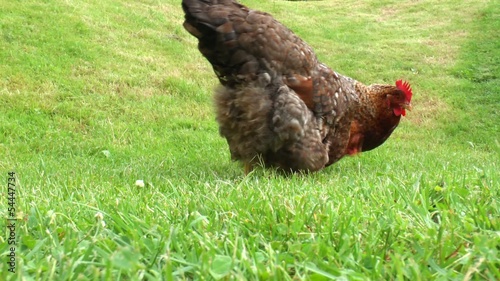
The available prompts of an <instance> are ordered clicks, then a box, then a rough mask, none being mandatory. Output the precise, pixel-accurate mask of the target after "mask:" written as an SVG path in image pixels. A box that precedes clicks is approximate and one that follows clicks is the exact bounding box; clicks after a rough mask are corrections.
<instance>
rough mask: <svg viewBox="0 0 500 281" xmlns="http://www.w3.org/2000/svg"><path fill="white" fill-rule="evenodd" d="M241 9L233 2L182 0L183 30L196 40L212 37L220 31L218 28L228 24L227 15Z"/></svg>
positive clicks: (221, 0)
mask: <svg viewBox="0 0 500 281" xmlns="http://www.w3.org/2000/svg"><path fill="white" fill-rule="evenodd" d="M242 7H243V6H242V5H240V4H238V3H236V2H235V1H233V0H182V9H183V10H184V13H185V14H186V16H185V21H184V28H185V29H186V30H187V31H188V32H189V33H191V35H193V36H195V37H196V38H198V39H201V38H204V37H207V36H213V35H214V34H215V32H216V31H217V32H221V31H222V30H220V29H221V28H220V27H221V26H222V25H224V24H225V23H227V22H228V16H229V14H230V13H234V12H235V11H237V10H239V9H240V8H242ZM218 29H219V30H218ZM222 32H223V31H222Z"/></svg>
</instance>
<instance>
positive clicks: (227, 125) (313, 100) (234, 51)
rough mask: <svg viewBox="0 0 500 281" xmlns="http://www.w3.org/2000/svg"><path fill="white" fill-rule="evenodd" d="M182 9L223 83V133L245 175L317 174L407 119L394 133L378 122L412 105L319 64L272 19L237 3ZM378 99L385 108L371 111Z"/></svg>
mask: <svg viewBox="0 0 500 281" xmlns="http://www.w3.org/2000/svg"><path fill="white" fill-rule="evenodd" d="M182 7H183V9H184V12H185V21H184V28H185V29H186V30H187V31H188V32H189V33H191V34H192V35H193V36H195V37H196V38H197V39H198V41H199V44H198V48H199V50H200V52H201V53H202V54H203V56H205V58H206V59H207V60H208V61H209V62H210V63H211V64H212V67H213V69H214V71H215V74H216V75H217V77H218V79H219V81H220V84H221V86H220V87H219V88H218V89H217V90H216V93H215V107H216V115H217V117H216V118H217V121H218V123H219V128H220V133H221V135H222V136H224V137H225V138H226V140H227V142H228V144H229V149H230V152H231V156H232V158H233V159H234V160H240V161H242V162H243V163H244V164H245V170H246V172H248V171H250V170H251V167H252V166H254V165H255V164H256V163H259V162H261V163H263V164H265V165H266V166H275V167H278V168H280V169H283V170H286V171H317V170H320V169H322V168H324V167H325V166H328V165H330V164H332V163H334V162H336V161H338V160H339V159H340V158H342V157H343V156H344V155H346V154H355V153H357V152H359V151H362V150H369V149H372V148H374V147H375V146H378V145H380V144H381V143H382V142H383V141H385V139H386V138H387V137H388V136H389V135H390V134H391V133H392V130H394V128H395V126H397V123H398V122H399V118H400V115H401V114H399V116H397V121H398V122H396V123H395V124H394V127H392V126H393V125H391V126H389V127H391V128H388V125H387V124H389V123H390V122H392V121H390V122H389V121H386V120H381V119H377V118H379V117H381V116H382V117H384V118H385V117H386V115H387V112H389V113H391V114H393V113H394V112H396V109H394V108H399V109H398V112H401V108H402V109H403V110H404V108H405V107H408V106H407V105H409V99H408V100H407V98H406V96H405V93H406V92H405V90H404V89H402V88H401V87H399V88H398V87H394V86H383V85H373V86H368V87H367V86H364V85H363V84H361V83H359V82H357V81H355V80H353V79H351V78H349V77H345V76H343V75H340V74H338V73H336V72H335V71H333V70H331V69H330V68H328V67H327V66H326V65H324V64H322V63H320V62H319V61H318V59H317V58H316V55H315V54H314V52H313V50H312V48H311V47H309V46H308V45H307V44H306V43H305V42H304V41H302V40H301V39H300V38H299V37H297V36H296V35H295V34H294V33H293V32H292V31H290V30H289V29H288V28H286V27H285V26H283V25H282V24H281V23H279V22H278V21H276V20H275V19H274V18H273V17H272V16H271V15H269V14H267V13H264V12H260V11H255V10H250V9H249V8H247V7H245V6H243V5H241V4H239V3H237V2H236V1H233V0H183V1H182ZM405 85H406V84H405ZM401 92H403V96H404V97H405V98H404V99H403V102H402V103H400V100H398V99H397V97H399V96H400V93H401ZM372 96H373V97H374V98H372ZM410 98H411V96H410ZM379 100H381V101H382V103H384V107H383V108H380V110H376V109H372V108H370V107H371V106H375V105H377V106H379V103H378V101H379ZM363 103H366V104H363ZM389 119H390V118H389ZM387 122H389V123H387ZM381 123H382V124H381ZM386 123H387V124H386ZM391 124H392V123H391ZM375 128H380V130H386V132H385V133H381V132H374V131H373V130H379V129H375Z"/></svg>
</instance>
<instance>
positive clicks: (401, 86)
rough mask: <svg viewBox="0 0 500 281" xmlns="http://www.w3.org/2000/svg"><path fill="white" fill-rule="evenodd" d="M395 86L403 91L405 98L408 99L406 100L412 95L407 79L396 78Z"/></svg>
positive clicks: (409, 99)
mask: <svg viewBox="0 0 500 281" xmlns="http://www.w3.org/2000/svg"><path fill="white" fill-rule="evenodd" d="M396 87H397V88H398V89H400V90H401V91H403V92H404V93H405V96H406V99H407V100H408V102H410V101H411V96H412V92H411V86H410V83H408V82H407V81H404V82H403V80H398V81H396Z"/></svg>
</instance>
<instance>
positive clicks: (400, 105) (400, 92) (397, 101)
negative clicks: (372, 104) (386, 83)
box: [387, 80, 412, 116]
mask: <svg viewBox="0 0 500 281" xmlns="http://www.w3.org/2000/svg"><path fill="white" fill-rule="evenodd" d="M411 96H412V92H411V86H410V83H408V82H406V81H405V82H403V81H402V80H398V81H396V87H395V89H394V91H391V93H389V94H387V104H388V105H389V107H390V108H391V109H392V110H393V112H394V115H396V116H401V115H403V116H405V115H406V109H408V110H411Z"/></svg>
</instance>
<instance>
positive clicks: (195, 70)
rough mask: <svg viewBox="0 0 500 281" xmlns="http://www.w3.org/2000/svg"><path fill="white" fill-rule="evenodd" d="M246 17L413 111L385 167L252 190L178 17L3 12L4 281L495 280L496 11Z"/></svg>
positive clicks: (353, 7)
mask: <svg viewBox="0 0 500 281" xmlns="http://www.w3.org/2000/svg"><path fill="white" fill-rule="evenodd" d="M242 2H243V3H244V4H246V5H248V6H250V7H252V8H255V9H259V10H264V11H267V12H269V13H271V14H273V15H274V16H275V17H276V18H277V19H278V20H280V21H281V22H283V23H284V24H285V25H287V26H288V27H290V28H291V29H292V30H294V31H295V32H296V33H297V34H299V35H300V36H301V37H302V38H303V39H304V40H306V41H307V42H308V43H309V44H310V45H311V46H313V47H314V49H315V51H316V52H317V55H318V57H319V58H320V59H321V60H322V61H323V62H325V63H326V64H328V65H329V66H330V67H332V68H333V69H335V70H336V71H338V72H340V73H342V74H344V75H348V76H350V77H353V78H355V79H357V80H359V81H362V82H365V83H367V84H371V83H394V81H395V80H397V79H401V78H402V79H405V80H409V81H410V83H411V84H412V86H413V92H414V98H413V101H412V103H413V106H414V110H413V111H411V112H409V114H408V115H407V117H406V118H403V120H402V122H401V124H400V126H399V127H398V128H397V129H396V131H395V132H394V133H393V135H392V136H391V137H390V139H389V140H388V141H387V142H386V143H385V144H384V145H383V146H381V147H379V148H377V149H376V150H374V151H371V152H367V153H363V154H362V155H361V156H357V157H349V158H345V159H343V160H341V161H340V162H338V163H336V164H335V165H333V166H332V167H329V168H327V169H325V170H323V171H321V172H318V173H315V174H311V175H293V176H289V177H285V176H282V175H279V174H277V173H276V172H275V171H273V170H264V169H257V170H255V171H254V172H252V173H251V174H250V175H248V176H246V177H245V176H244V174H243V168H242V167H241V165H239V164H238V163H234V162H231V161H230V157H229V151H228V148H227V144H226V141H225V140H224V139H223V138H221V137H220V136H219V133H218V127H217V124H216V122H215V120H214V112H213V107H212V90H213V88H214V86H215V85H216V83H217V81H216V78H215V75H214V73H213V71H212V69H211V66H210V65H209V63H208V62H207V61H206V60H205V59H204V58H203V57H202V56H201V54H200V53H199V52H198V50H197V47H196V45H197V42H196V40H195V39H194V38H193V37H192V36H190V35H189V34H188V33H187V32H186V31H185V30H184V29H183V28H182V22H183V12H182V9H181V5H180V1H177V0H176V1H174V0H160V1H153V0H141V1H132V0H121V1H120V0H101V1H96V0H85V1H76V0H64V1H63V0H46V1H34V0H26V1H19V0H11V1H1V2H0V156H1V157H0V172H1V176H0V179H2V180H1V181H0V182H1V185H2V186H3V187H2V189H1V190H2V196H1V197H0V214H1V216H2V218H3V220H2V221H3V224H2V229H3V230H4V231H3V232H2V235H1V236H0V256H1V262H0V273H1V274H0V279H2V280H120V279H123V280H193V279H196V280H198V279H200V280H214V279H215V280H244V279H248V280H268V279H270V280H328V279H340V280H498V279H500V254H499V251H500V204H499V200H498V199H499V198H500V172H499V171H500V36H499V33H498V30H500V5H498V4H495V1H487V0H465V1H453V0H444V1H441V0H427V1H395V0H384V1H377V0H369V1H354V0H344V1H339V0H328V1H311V2H302V1H279V0H275V1H257V0H242ZM9 172H14V173H15V184H16V191H15V200H8V181H9V179H8V178H9V174H8V173H9ZM137 180H142V181H143V182H144V185H143V186H142V185H141V184H140V182H138V184H136V181H137ZM14 204H15V205H14ZM12 207H14V208H15V211H13V212H10V211H9V208H12ZM12 217H14V218H16V219H17V220H16V221H15V230H14V229H13V228H10V229H9V228H7V226H8V225H10V224H11V223H12V221H11V220H9V219H12ZM11 232H12V233H13V235H15V236H16V237H17V240H15V241H16V245H15V250H14V251H11V247H12V245H9V242H11V241H13V240H9V238H10V235H11ZM12 253H14V255H15V268H14V269H13V268H12V267H11V265H9V264H8V261H10V260H11V258H10V257H9V255H12ZM10 271H15V273H12V272H10Z"/></svg>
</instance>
